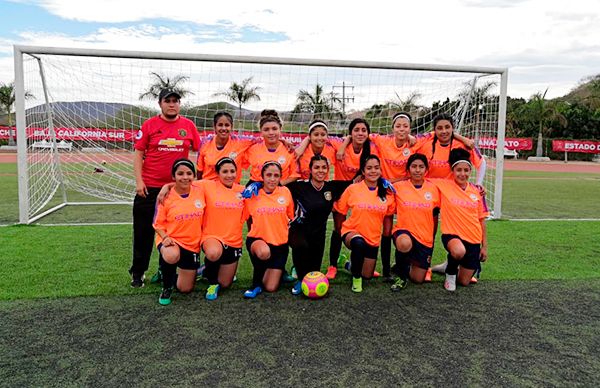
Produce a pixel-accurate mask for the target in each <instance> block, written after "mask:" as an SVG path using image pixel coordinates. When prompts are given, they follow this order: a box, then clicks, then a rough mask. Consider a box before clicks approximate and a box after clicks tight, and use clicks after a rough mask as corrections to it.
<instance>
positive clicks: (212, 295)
mask: <svg viewBox="0 0 600 388" xmlns="http://www.w3.org/2000/svg"><path fill="white" fill-rule="evenodd" d="M220 288H221V286H219V285H218V284H211V285H210V286H208V289H207V290H206V295H204V298H206V300H215V299H217V297H218V296H219V289H220Z"/></svg>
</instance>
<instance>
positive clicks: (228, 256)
mask: <svg viewBox="0 0 600 388" xmlns="http://www.w3.org/2000/svg"><path fill="white" fill-rule="evenodd" d="M221 245H222V246H223V254H222V255H221V257H220V258H219V264H233V263H237V262H238V261H239V260H240V259H241V258H242V248H234V247H230V246H229V245H225V244H223V243H221Z"/></svg>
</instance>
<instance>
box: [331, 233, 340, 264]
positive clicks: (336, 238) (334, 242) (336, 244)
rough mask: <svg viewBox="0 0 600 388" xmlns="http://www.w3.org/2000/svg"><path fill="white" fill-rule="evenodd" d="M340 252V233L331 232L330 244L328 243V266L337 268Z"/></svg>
mask: <svg viewBox="0 0 600 388" xmlns="http://www.w3.org/2000/svg"><path fill="white" fill-rule="evenodd" d="M341 251H342V235H341V234H340V232H337V231H335V230H334V231H333V232H331V242H330V243H329V265H330V266H332V267H337V262H338V258H339V257H340V252H341Z"/></svg>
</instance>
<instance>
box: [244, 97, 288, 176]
mask: <svg viewBox="0 0 600 388" xmlns="http://www.w3.org/2000/svg"><path fill="white" fill-rule="evenodd" d="M282 126H283V121H281V119H280V118H279V114H278V113H277V112H276V111H274V110H272V109H265V110H263V111H262V112H261V114H260V120H259V127H260V133H261V135H262V137H263V139H264V142H263V143H257V144H254V145H253V146H251V147H250V148H249V149H248V152H247V154H246V158H247V164H249V165H250V181H251V182H259V181H262V176H261V173H262V168H263V166H264V164H265V163H266V162H268V161H273V160H274V161H276V162H277V163H278V164H279V165H280V166H281V182H280V183H281V184H282V185H284V186H285V185H287V184H288V183H290V182H293V181H295V180H297V179H298V172H297V167H296V160H295V155H294V154H293V153H292V152H290V151H289V150H288V149H287V148H286V147H285V145H283V144H282V143H281V128H282Z"/></svg>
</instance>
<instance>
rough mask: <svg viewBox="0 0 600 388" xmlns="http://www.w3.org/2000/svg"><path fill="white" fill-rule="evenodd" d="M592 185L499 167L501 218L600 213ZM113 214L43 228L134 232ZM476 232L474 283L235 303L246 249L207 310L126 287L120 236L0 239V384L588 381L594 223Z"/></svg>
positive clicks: (120, 213) (35, 231)
mask: <svg viewBox="0 0 600 388" xmlns="http://www.w3.org/2000/svg"><path fill="white" fill-rule="evenodd" d="M11 168H15V167H14V165H7V164H0V184H1V186H0V193H1V194H2V197H1V198H3V199H5V201H3V202H2V203H0V214H2V217H4V218H3V220H4V222H14V220H16V217H17V209H16V177H15V176H14V173H11ZM598 178H599V176H598V175H597V174H596V175H594V174H558V173H535V172H516V171H514V172H513V171H510V172H507V173H506V180H505V198H506V200H505V203H504V209H505V212H506V213H507V214H511V213H510V212H514V214H517V217H518V218H555V217H553V215H554V214H555V213H556V214H562V215H563V216H564V217H566V215H569V216H568V218H576V217H574V216H573V215H574V214H578V215H580V216H581V217H585V218H600V208H599V207H598V206H597V205H595V201H594V197H593V196H595V197H597V193H598V192H600V191H599V190H598V188H599V186H598V185H599V179H598ZM540 197H541V198H543V201H542V202H543V206H540V207H535V206H534V205H535V204H537V203H538V202H540V201H539V199H538V198H540ZM588 197H589V198H588ZM113 208H117V207H110V208H100V209H99V208H98V207H95V208H94V207H89V208H88V207H74V208H71V209H67V210H66V211H61V212H59V213H58V214H57V215H53V216H51V217H48V218H47V219H45V220H44V222H62V221H68V220H70V219H75V220H89V221H94V220H98V219H100V220H107V219H110V220H115V217H116V220H121V221H130V212H131V209H130V208H129V207H127V206H124V207H121V210H118V208H117V210H114V209H113ZM559 211H560V212H562V213H559ZM113 212H115V213H114V214H113ZM53 217H54V218H53ZM57 217H58V218H57ZM53 220H54V221H53ZM488 225H489V232H488V233H489V245H490V247H489V255H490V259H489V262H488V263H486V264H485V265H484V270H483V272H482V277H481V281H480V282H479V284H477V285H475V286H472V287H468V288H459V289H458V290H457V292H456V293H454V294H450V293H448V292H446V291H444V290H443V288H442V281H443V279H442V277H441V276H439V275H434V278H433V282H432V283H431V284H425V285H422V286H416V285H409V287H408V288H407V289H406V290H404V291H403V292H401V293H392V292H390V291H389V288H388V287H389V285H387V284H384V283H383V282H381V281H379V280H373V281H370V282H368V284H366V286H365V291H364V292H363V293H362V294H361V295H355V294H353V293H352V292H351V291H350V277H349V275H348V274H346V273H344V271H341V272H340V275H339V276H338V278H337V279H336V280H335V281H333V282H332V285H331V291H330V293H329V295H328V296H327V297H326V298H325V299H323V300H319V301H309V300H306V299H304V298H298V297H293V296H292V295H291V294H290V293H289V288H290V285H284V286H283V287H282V290H280V291H279V292H277V293H274V294H266V295H261V296H260V297H259V298H258V299H257V300H253V301H246V300H244V299H243V298H242V296H241V295H242V291H243V290H244V289H245V288H246V287H247V286H248V285H249V281H250V271H251V265H250V263H249V260H248V259H247V256H246V254H245V255H244V257H243V259H242V261H241V263H240V270H239V273H238V277H239V280H238V281H237V282H236V283H235V284H234V286H233V288H232V289H231V290H226V291H224V292H222V293H221V295H220V297H219V299H218V300H217V301H215V302H212V303H209V302H207V301H205V300H204V299H203V298H202V297H203V293H204V290H205V289H206V283H205V282H200V284H198V285H197V287H196V290H195V291H194V292H193V293H191V294H189V295H181V294H175V296H174V302H173V304H172V305H171V306H169V307H162V306H159V305H158V303H157V297H158V294H159V291H160V288H159V286H158V285H147V286H146V287H145V288H143V289H137V290H133V289H131V288H130V287H129V277H128V275H127V272H126V271H127V269H128V267H129V265H130V260H131V258H130V252H131V226H129V225H112V226H60V227H46V226H11V227H4V228H0V246H2V247H3V249H2V250H0V263H2V265H1V266H0V316H1V317H2V318H1V323H2V324H1V325H0V338H2V341H0V360H2V361H1V362H0V386H11V387H13V386H14V387H23V386H125V385H130V386H133V385H134V386H159V385H163V386H164V385H168V386H199V385H203V386H244V387H246V386H274V385H275V386H292V385H294V386H295V385H306V386H325V385H329V386H341V387H346V386H369V387H372V386H401V385H406V386H416V385H419V386H421V385H425V386H439V385H446V386H482V385H486V386H515V385H517V386H565V385H573V386H596V385H597V381H598V379H599V378H600V350H599V349H600V325H598V322H600V307H599V306H600V239H598V235H600V221H578V222H569V221H553V222H512V221H493V222H490V223H489V224H488ZM436 246H437V248H436V252H435V257H434V262H440V261H442V260H443V258H444V254H443V250H442V249H440V248H441V244H440V243H439V241H438V243H436ZM326 257H327V254H326ZM156 265H157V264H156V258H155V257H154V258H153V259H152V262H151V271H150V272H152V271H154V270H155V269H156Z"/></svg>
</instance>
